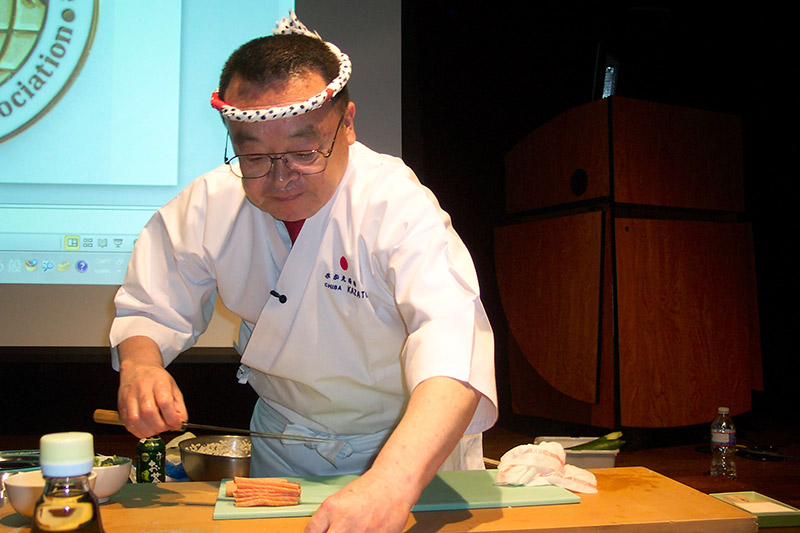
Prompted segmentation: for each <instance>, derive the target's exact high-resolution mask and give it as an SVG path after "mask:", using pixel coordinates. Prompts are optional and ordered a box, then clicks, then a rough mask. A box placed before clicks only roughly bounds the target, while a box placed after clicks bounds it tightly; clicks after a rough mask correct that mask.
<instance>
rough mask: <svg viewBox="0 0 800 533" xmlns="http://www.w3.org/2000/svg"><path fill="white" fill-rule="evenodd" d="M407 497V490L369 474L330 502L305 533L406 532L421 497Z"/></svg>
mask: <svg viewBox="0 0 800 533" xmlns="http://www.w3.org/2000/svg"><path fill="white" fill-rule="evenodd" d="M405 493H406V491H405V490H403V487H398V486H396V484H394V483H391V482H387V480H386V479H382V478H381V477H379V476H377V475H375V474H372V475H370V473H369V472H367V473H365V474H364V475H362V476H361V477H359V478H358V479H356V480H354V481H352V482H351V483H349V484H347V485H345V486H344V487H343V488H342V489H341V490H339V491H338V492H336V493H335V494H333V495H332V496H330V497H329V498H328V499H326V500H325V501H324V502H323V503H322V505H321V506H320V508H319V509H318V510H317V511H316V513H314V516H312V517H311V520H310V521H309V522H308V525H307V526H306V529H305V531H306V533H322V532H330V533H339V532H347V531H354V532H363V531H386V532H396V531H403V529H404V528H405V525H406V522H408V516H409V513H410V512H411V507H413V505H414V501H415V500H416V496H418V495H414V496H411V497H409V496H408V495H406V494H405ZM404 496H405V499H404ZM410 499H413V501H408V500H410Z"/></svg>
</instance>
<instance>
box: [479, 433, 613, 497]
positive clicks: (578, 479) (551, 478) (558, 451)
mask: <svg viewBox="0 0 800 533" xmlns="http://www.w3.org/2000/svg"><path fill="white" fill-rule="evenodd" d="M566 456H567V454H566V452H565V451H564V447H563V446H561V444H559V443H558V442H542V443H541V444H522V445H520V446H517V447H515V448H512V449H510V450H509V451H507V452H506V453H504V454H503V456H502V457H501V458H500V464H499V465H498V466H497V476H496V478H495V481H494V484H495V485H528V486H536V485H556V486H559V487H563V488H565V489H567V490H571V491H573V492H582V493H596V492H597V478H596V477H595V476H594V474H592V473H591V472H589V471H587V470H584V469H582V468H578V467H577V466H574V465H568V464H566Z"/></svg>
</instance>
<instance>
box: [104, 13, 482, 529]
mask: <svg viewBox="0 0 800 533" xmlns="http://www.w3.org/2000/svg"><path fill="white" fill-rule="evenodd" d="M281 32H282V33H284V35H275V36H270V37H265V38H261V39H256V40H254V41H251V42H250V43H247V44H245V45H244V46H242V47H241V48H240V49H239V50H237V51H236V52H234V54H233V55H232V56H231V58H230V59H229V60H228V62H227V64H226V66H225V68H224V69H223V72H222V75H221V78H220V86H219V90H218V91H217V92H215V93H214V95H213V96H212V105H213V106H214V107H215V108H216V109H218V110H219V111H220V113H221V114H222V117H223V119H224V122H225V125H226V127H227V129H228V132H229V136H230V144H231V147H232V150H230V151H229V152H228V153H227V155H226V164H225V165H222V166H220V167H219V168H217V169H215V170H212V171H211V172H209V173H208V174H205V175H204V176H201V177H200V178H198V179H197V180H195V181H194V182H193V183H192V184H191V185H189V186H188V187H187V188H186V189H185V190H184V191H182V192H181V193H180V194H179V195H178V196H177V197H176V198H175V199H173V200H172V201H171V202H170V203H169V204H167V205H166V206H164V207H163V208H162V209H160V210H159V212H158V213H156V215H155V216H154V217H153V218H152V219H151V221H150V222H149V223H148V224H147V226H146V227H145V228H144V230H143V231H142V234H141V236H140V238H139V240H138V242H137V244H136V248H135V250H134V253H133V256H132V258H131V262H130V265H129V268H128V273H127V275H126V278H125V282H124V284H123V286H122V287H121V288H120V290H119V293H118V294H117V297H116V300H115V304H116V307H117V316H116V318H115V320H114V324H113V326H112V331H111V344H112V346H113V347H114V355H115V362H114V364H115V366H116V367H117V368H118V369H119V371H120V388H119V397H118V407H119V411H120V414H121V416H122V418H123V420H124V422H125V424H126V427H127V428H128V430H129V431H131V432H132V433H133V434H135V435H137V436H139V437H146V436H150V435H153V434H156V433H159V432H162V431H166V430H168V429H177V428H179V427H180V426H181V422H182V421H186V420H188V413H187V410H186V406H185V405H184V402H183V398H182V395H181V392H180V390H179V388H178V386H177V384H176V383H175V381H174V380H173V379H172V377H171V376H170V374H169V373H168V372H167V371H166V370H165V366H166V365H167V364H168V363H169V362H171V361H172V360H173V359H175V357H177V355H178V354H179V353H180V352H181V351H183V350H185V349H186V348H188V347H189V346H191V345H192V344H193V343H194V342H195V340H196V339H197V337H198V336H199V335H200V334H201V333H202V332H203V331H204V330H205V328H206V326H207V324H208V321H209V320H210V316H211V314H212V311H213V302H214V300H215V297H216V295H217V294H219V296H220V298H221V299H222V301H223V302H224V303H225V305H226V306H227V307H228V308H229V309H231V310H232V311H233V312H235V313H237V314H238V315H239V316H241V318H242V327H241V329H240V335H239V342H238V343H237V349H239V351H240V353H241V354H242V367H241V370H240V373H239V379H240V381H241V382H248V383H249V384H250V385H251V386H252V387H253V388H254V389H255V390H256V392H257V393H258V395H259V400H258V402H257V405H256V407H255V409H254V412H253V417H252V421H251V429H253V430H259V431H269V432H274V433H282V434H286V435H295V436H296V435H301V436H316V437H324V438H327V439H330V440H329V441H326V442H325V443H322V444H316V443H315V444H313V445H312V444H295V443H294V442H296V441H290V440H288V439H284V440H276V439H275V440H274V439H253V456H252V460H251V464H252V469H251V475H254V476H262V475H263V476H272V475H333V474H348V473H358V474H363V475H361V476H360V477H359V478H358V479H357V480H356V481H354V482H352V483H351V484H350V485H348V486H347V487H345V488H344V489H343V490H341V491H339V492H338V493H337V494H335V495H333V496H332V497H330V498H329V499H328V500H326V501H325V503H324V504H323V505H322V506H321V507H320V509H319V510H318V511H317V513H316V514H315V515H314V517H313V518H312V519H311V521H310V522H309V525H308V531H339V530H341V531H345V530H347V531H371V530H382V531H383V530H387V531H396V530H400V529H402V527H403V526H404V525H405V523H406V520H407V518H408V514H409V512H410V510H411V507H412V506H413V504H414V503H415V502H416V500H417V498H418V497H419V494H420V492H421V490H422V489H423V488H424V487H425V485H426V484H427V483H428V482H429V481H430V479H431V478H432V477H433V476H434V474H435V473H436V471H437V470H438V469H440V468H445V469H476V468H482V467H483V461H482V445H481V432H483V431H485V430H486V429H488V428H489V427H491V425H492V424H493V423H494V421H495V420H496V417H497V399H496V392H495V384H494V365H493V357H494V348H493V337H492V331H491V327H490V325H489V322H488V319H487V317H486V314H485V312H484V310H483V307H482V305H481V302H480V298H479V290H478V283H477V276H476V274H475V270H474V267H473V264H472V261H471V259H470V256H469V253H468V252H467V250H466V248H465V247H464V245H463V243H462V242H461V240H460V239H459V237H458V236H457V235H456V233H455V231H454V230H453V228H452V227H451V225H450V219H449V217H448V215H447V214H446V213H445V212H444V211H442V210H441V208H440V207H439V205H438V202H437V201H436V199H435V197H434V196H433V195H432V194H431V192H430V191H429V190H428V189H426V188H425V187H423V186H422V185H421V184H420V183H419V181H418V180H417V178H416V176H415V175H414V173H413V172H412V171H411V170H410V169H409V168H408V167H406V166H405V165H404V164H403V163H402V161H401V160H399V159H397V158H394V157H391V156H386V155H381V154H377V153H375V152H373V151H371V150H369V149H368V148H366V147H365V146H363V145H362V144H360V143H358V142H357V141H356V135H355V129H354V117H355V105H354V104H353V103H352V102H350V101H349V100H348V96H347V89H346V83H347V80H348V79H349V75H350V61H349V59H348V58H347V56H346V55H345V54H343V53H342V52H341V51H339V50H338V48H336V47H335V46H334V45H332V44H330V43H325V42H323V41H322V40H321V39H319V38H318V36H315V35H312V34H310V32H308V31H307V30H306V29H305V27H304V26H302V24H300V23H299V21H297V19H296V18H295V17H294V16H292V19H291V20H287V19H284V21H282V26H279V31H276V33H281ZM226 149H227V148H226ZM234 154H235V155H234Z"/></svg>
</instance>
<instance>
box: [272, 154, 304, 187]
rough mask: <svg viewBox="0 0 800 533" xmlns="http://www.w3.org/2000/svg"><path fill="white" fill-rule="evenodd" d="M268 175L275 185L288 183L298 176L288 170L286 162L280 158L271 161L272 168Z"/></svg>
mask: <svg viewBox="0 0 800 533" xmlns="http://www.w3.org/2000/svg"><path fill="white" fill-rule="evenodd" d="M268 175H269V177H270V178H271V179H273V180H274V181H275V182H276V183H289V182H291V181H294V180H295V179H297V176H299V174H298V173H297V172H295V171H294V170H292V169H290V168H289V166H288V165H287V164H286V160H285V159H283V158H282V157H276V158H275V159H273V160H272V168H271V169H270V171H269V174H268Z"/></svg>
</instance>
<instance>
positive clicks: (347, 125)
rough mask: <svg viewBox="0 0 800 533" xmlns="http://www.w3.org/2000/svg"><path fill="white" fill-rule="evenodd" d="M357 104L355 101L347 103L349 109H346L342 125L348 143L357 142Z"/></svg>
mask: <svg viewBox="0 0 800 533" xmlns="http://www.w3.org/2000/svg"><path fill="white" fill-rule="evenodd" d="M355 118H356V104H354V103H353V102H348V103H347V109H345V111H344V120H342V126H343V127H344V131H345V136H346V137H347V144H353V143H354V142H356V125H355Z"/></svg>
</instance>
